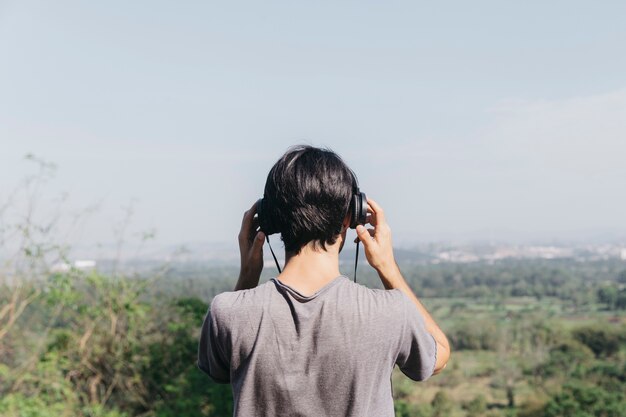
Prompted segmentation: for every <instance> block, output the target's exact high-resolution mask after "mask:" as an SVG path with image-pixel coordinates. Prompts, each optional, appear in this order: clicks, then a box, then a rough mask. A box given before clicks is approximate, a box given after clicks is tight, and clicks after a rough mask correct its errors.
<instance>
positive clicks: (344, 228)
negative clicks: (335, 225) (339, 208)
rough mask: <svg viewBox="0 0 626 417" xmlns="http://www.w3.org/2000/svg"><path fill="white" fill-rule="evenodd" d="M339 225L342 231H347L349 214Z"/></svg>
mask: <svg viewBox="0 0 626 417" xmlns="http://www.w3.org/2000/svg"><path fill="white" fill-rule="evenodd" d="M341 225H342V226H343V230H344V231H346V230H348V228H349V227H350V214H348V215H346V217H345V218H344V219H343V223H342V224H341Z"/></svg>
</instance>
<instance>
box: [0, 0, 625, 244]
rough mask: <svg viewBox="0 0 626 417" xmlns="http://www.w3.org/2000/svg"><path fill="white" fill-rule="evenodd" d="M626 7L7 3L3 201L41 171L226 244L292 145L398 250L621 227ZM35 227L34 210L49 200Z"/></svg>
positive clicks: (3, 7) (106, 232)
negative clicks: (377, 222)
mask: <svg viewBox="0 0 626 417" xmlns="http://www.w3.org/2000/svg"><path fill="white" fill-rule="evenodd" d="M625 22H626V2H623V1H602V2H594V1H527V2H503V1H471V2H469V1H456V2H449V1H439V2H434V1H433V2H416V1H385V2H382V1H381V2H371V1H343V2H337V1H333V2H326V1H324V2H299V1H280V2H275V1H269V2H267V1H266V2H251V1H250V2H237V1H229V2H208V1H205V2H191V1H178V2H164V1H133V2H128V1H106V2H94V1H91V2H89V1H82V2H81V1H62V0H61V1H54V2H50V1H29V0H20V1H2V0H0V198H4V197H5V196H6V195H7V194H8V192H9V190H10V189H11V188H12V187H13V186H14V185H16V184H17V183H18V181H19V179H20V178H21V177H22V176H24V175H25V174H27V173H28V172H31V171H32V167H31V166H30V164H29V163H27V162H25V161H24V160H23V156H24V155H25V154H26V153H29V152H32V153H34V154H35V155H37V156H39V157H41V158H44V159H46V160H48V161H52V162H55V163H56V164H57V165H58V166H59V169H58V172H57V175H56V178H55V179H54V181H52V182H50V183H49V184H48V185H47V187H48V188H47V190H48V191H47V192H49V193H50V195H51V196H54V195H55V193H60V192H62V191H66V192H68V193H69V196H70V199H69V202H68V205H69V206H70V207H73V208H76V207H83V206H87V205H89V204H91V203H95V202H98V203H99V209H98V210H97V211H96V212H95V213H94V214H92V215H91V220H90V221H89V222H87V224H85V225H84V226H83V228H82V230H81V233H80V234H79V235H80V236H79V239H80V240H81V242H82V243H94V242H106V241H110V240H111V239H112V237H111V236H112V232H111V230H112V227H113V224H114V223H115V222H116V221H117V220H119V219H120V218H121V217H122V211H121V209H120V207H122V206H125V205H128V204H129V203H130V202H131V201H132V204H133V207H134V212H135V216H134V220H133V228H134V229H136V230H148V229H153V228H154V229H156V231H157V237H158V240H159V241H160V242H163V243H181V242H189V241H232V240H234V239H235V237H236V234H237V232H238V229H239V223H240V218H241V213H242V212H243V210H245V209H247V208H248V206H250V205H251V204H252V202H253V201H254V200H255V199H257V198H258V197H260V196H261V195H262V190H263V185H264V181H265V176H266V175H267V172H268V170H269V168H270V167H271V165H272V164H273V163H274V161H275V160H276V159H277V158H278V157H279V156H280V155H281V154H282V152H284V151H285V150H286V148H287V147H288V146H290V145H293V144H296V143H303V142H304V143H311V144H314V145H322V146H329V147H331V148H332V149H334V150H335V151H337V152H338V153H339V154H340V155H342V156H343V157H344V159H345V160H346V161H347V162H348V164H349V165H350V166H351V167H352V168H353V169H354V170H355V171H356V173H357V175H358V176H359V179H360V183H361V188H362V189H363V190H364V191H366V192H367V193H368V194H369V195H371V196H372V197H374V198H376V199H377V200H378V201H379V202H380V203H381V204H382V205H383V207H385V209H386V211H387V213H388V217H389V220H390V223H391V225H392V228H393V230H394V234H395V236H396V237H397V239H398V241H400V242H411V241H420V240H422V241H423V240H430V239H432V240H438V239H447V238H460V237H468V236H469V237H473V238H489V237H497V238H501V239H502V238H503V239H506V238H507V237H511V238H516V237H519V236H523V237H529V238H532V237H541V238H546V237H547V238H552V237H554V238H559V237H569V236H589V235H593V234H598V233H609V234H611V233H615V234H621V235H624V233H625V232H626V24H625ZM40 210H44V211H45V210H46V206H45V204H44V206H43V208H42V207H40Z"/></svg>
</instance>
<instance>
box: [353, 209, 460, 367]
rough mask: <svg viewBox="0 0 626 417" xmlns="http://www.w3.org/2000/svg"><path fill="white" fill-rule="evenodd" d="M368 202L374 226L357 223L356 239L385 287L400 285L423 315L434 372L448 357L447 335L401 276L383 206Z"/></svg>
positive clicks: (371, 222)
mask: <svg viewBox="0 0 626 417" xmlns="http://www.w3.org/2000/svg"><path fill="white" fill-rule="evenodd" d="M367 203H368V206H369V207H368V212H369V213H370V220H369V223H370V224H371V225H372V226H374V228H373V229H366V228H365V227H363V226H360V225H359V226H357V234H358V239H359V240H361V242H363V246H364V248H365V256H366V257H367V261H368V262H369V264H370V265H371V266H372V267H373V268H374V269H376V271H377V272H378V276H379V277H380V280H381V281H382V283H383V285H384V286H385V288H386V289H388V290H389V289H399V290H401V291H402V292H404V293H405V294H406V295H407V296H408V297H409V299H410V300H411V301H412V302H413V303H414V304H415V306H416V307H417V309H418V311H419V312H420V313H421V314H422V316H423V317H424V322H425V325H426V331H428V332H429V333H430V334H431V335H432V336H433V338H434V339H435V342H436V343H437V362H436V364H435V371H434V373H435V374H437V373H439V372H441V370H442V369H443V368H445V366H446V364H447V363H448V359H449V358H450V344H449V343H448V338H447V337H446V335H445V334H444V333H443V331H442V330H441V329H440V328H439V326H438V325H437V323H436V322H435V320H433V318H432V316H431V315H430V313H429V312H428V310H426V308H425V307H424V305H423V304H422V303H421V302H420V300H419V299H418V298H417V296H416V295H415V293H414V292H413V290H411V287H409V285H408V284H407V283H406V280H405V279H404V277H403V276H402V273H401V272H400V268H398V265H397V264H396V261H395V258H394V255H393V247H392V244H391V228H390V227H389V225H388V224H387V222H386V220H385V214H384V212H383V209H382V208H381V207H380V206H379V205H378V204H377V203H376V202H375V201H374V200H372V199H371V198H368V199H367Z"/></svg>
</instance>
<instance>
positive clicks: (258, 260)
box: [235, 202, 265, 291]
mask: <svg viewBox="0 0 626 417" xmlns="http://www.w3.org/2000/svg"><path fill="white" fill-rule="evenodd" d="M255 214H256V202H255V203H254V204H253V205H252V207H250V209H249V210H248V211H246V212H245V213H244V214H243V220H242V221H241V231H240V232H239V238H238V240H239V253H240V256H241V269H240V270H239V279H238V280H237V285H235V291H239V290H245V289H248V288H254V287H256V286H257V285H259V279H260V278H261V271H262V270H263V239H265V234H264V233H263V232H261V231H257V228H258V227H259V220H258V217H254V215H255Z"/></svg>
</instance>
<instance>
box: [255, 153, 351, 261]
mask: <svg viewBox="0 0 626 417" xmlns="http://www.w3.org/2000/svg"><path fill="white" fill-rule="evenodd" d="M356 189H357V184H356V177H355V176H354V173H353V172H352V171H351V170H350V168H348V166H347V165H346V164H345V163H344V162H343V160H342V159H341V158H340V157H339V155H337V154H336V153H334V152H333V151H331V150H329V149H323V148H316V147H313V146H307V145H299V146H295V147H292V148H290V149H289V150H288V151H287V152H286V153H285V154H284V155H283V156H282V157H281V158H280V159H279V160H278V161H277V162H276V163H275V164H274V166H273V167H272V169H271V170H270V172H269V174H268V176H267V181H266V183H265V193H264V201H266V202H267V206H268V210H267V211H268V212H267V213H266V215H267V216H269V217H270V218H271V222H272V224H274V225H275V226H276V228H277V229H278V231H279V232H280V233H281V235H282V240H283V242H284V244H285V250H286V251H287V252H293V253H299V252H300V249H301V248H302V247H303V246H305V245H306V244H307V243H309V242H311V241H315V242H317V243H319V245H320V246H321V247H322V248H323V249H324V250H325V249H326V245H327V244H329V245H332V244H334V243H335V242H336V239H337V236H338V235H339V234H340V233H341V232H342V226H343V222H344V219H345V218H346V215H347V214H348V210H349V205H350V200H351V197H352V195H353V193H354V192H355V190H356Z"/></svg>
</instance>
